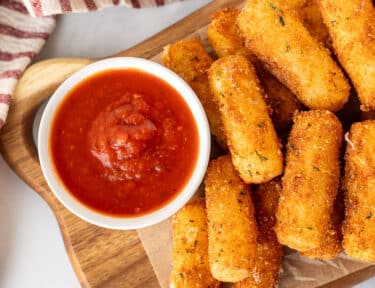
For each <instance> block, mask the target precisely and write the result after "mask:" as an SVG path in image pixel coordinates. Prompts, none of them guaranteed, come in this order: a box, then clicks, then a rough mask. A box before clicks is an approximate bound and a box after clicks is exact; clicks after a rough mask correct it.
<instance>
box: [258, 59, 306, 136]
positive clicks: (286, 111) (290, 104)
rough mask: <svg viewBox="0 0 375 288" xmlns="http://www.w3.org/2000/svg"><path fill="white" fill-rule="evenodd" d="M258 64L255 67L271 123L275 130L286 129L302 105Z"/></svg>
mask: <svg viewBox="0 0 375 288" xmlns="http://www.w3.org/2000/svg"><path fill="white" fill-rule="evenodd" d="M259 64H260V62H258V63H256V66H255V67H256V71H257V75H258V77H259V80H260V84H261V86H262V87H263V89H264V101H265V102H266V104H267V106H268V107H269V108H270V110H271V111H272V112H271V117H272V122H273V124H274V125H275V128H276V129H277V130H283V129H286V128H288V127H289V126H290V124H291V122H292V118H293V114H294V113H295V112H296V111H298V110H300V109H301V108H302V107H301V106H302V105H301V103H300V102H299V101H298V100H297V98H296V97H295V96H294V94H293V93H292V92H291V91H290V90H289V89H288V88H287V87H286V86H284V84H282V83H281V82H279V80H277V78H275V77H274V76H273V75H272V74H271V73H269V72H268V71H267V70H265V69H264V68H263V67H262V65H259Z"/></svg>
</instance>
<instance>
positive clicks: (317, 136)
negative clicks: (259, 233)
mask: <svg viewBox="0 0 375 288" xmlns="http://www.w3.org/2000/svg"><path fill="white" fill-rule="evenodd" d="M293 120H294V125H293V127H292V130H291V132H290V135H289V139H288V144H287V156H286V167H285V172H284V176H283V179H282V184H283V190H282V192H281V196H280V200H279V206H278V209H277V221H276V226H275V232H276V234H277V238H278V240H279V242H280V243H281V244H284V245H287V246H289V247H290V248H293V249H296V250H298V251H301V252H305V251H309V250H312V249H316V248H319V247H321V246H322V245H323V244H324V243H325V242H324V241H325V238H326V236H327V233H326V232H327V230H329V229H331V227H332V226H333V225H332V215H333V209H334V203H335V199H336V196H337V193H338V188H339V180H340V164H339V157H340V148H341V144H342V138H343V129H342V126H341V123H340V121H339V120H338V119H337V117H336V116H335V115H334V114H333V113H331V112H329V111H322V110H311V111H308V112H300V113H298V114H296V115H295V117H294V119H293Z"/></svg>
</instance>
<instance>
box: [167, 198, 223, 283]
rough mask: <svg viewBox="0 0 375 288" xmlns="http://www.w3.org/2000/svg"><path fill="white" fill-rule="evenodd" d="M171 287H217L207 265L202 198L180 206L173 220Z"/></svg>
mask: <svg viewBox="0 0 375 288" xmlns="http://www.w3.org/2000/svg"><path fill="white" fill-rule="evenodd" d="M172 230H173V231H172V233H173V251H172V260H173V265H172V266H173V267H172V274H171V286H170V287H171V288H185V287H186V288H191V287H201V288H206V287H212V288H214V287H220V282H219V281H217V280H216V279H214V278H213V277H212V275H211V272H210V266H209V264H208V235H207V214H206V207H205V203H204V200H203V199H200V200H197V201H194V202H192V203H189V204H187V205H186V206H185V207H183V208H182V209H181V210H180V211H178V212H177V214H175V215H174V217H173V224H172Z"/></svg>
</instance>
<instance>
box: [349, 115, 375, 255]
mask: <svg viewBox="0 0 375 288" xmlns="http://www.w3.org/2000/svg"><path fill="white" fill-rule="evenodd" d="M345 139H346V141H347V145H346V156H345V159H346V166H345V177H344V185H343V186H344V191H345V193H346V195H345V221H344V224H343V236H344V240H343V246H344V250H345V252H346V254H347V255H349V256H351V257H353V258H357V259H360V260H363V261H371V262H372V261H375V193H374V192H375V120H367V121H363V122H360V123H355V124H353V125H352V127H351V129H350V133H349V135H346V136H345Z"/></svg>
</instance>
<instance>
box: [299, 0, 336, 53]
mask: <svg viewBox="0 0 375 288" xmlns="http://www.w3.org/2000/svg"><path fill="white" fill-rule="evenodd" d="M318 1H319V0H309V1H306V3H305V4H304V5H302V6H301V7H299V8H298V9H297V10H296V11H297V14H298V17H299V18H300V19H301V21H302V23H303V25H305V27H306V29H307V30H308V31H309V32H310V34H311V36H313V37H314V38H315V39H317V40H318V41H319V42H320V43H322V44H323V45H324V46H326V47H331V46H332V43H331V38H330V36H329V32H328V29H327V27H326V25H325V24H324V22H323V17H322V13H321V12H320V9H319V3H318Z"/></svg>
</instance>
